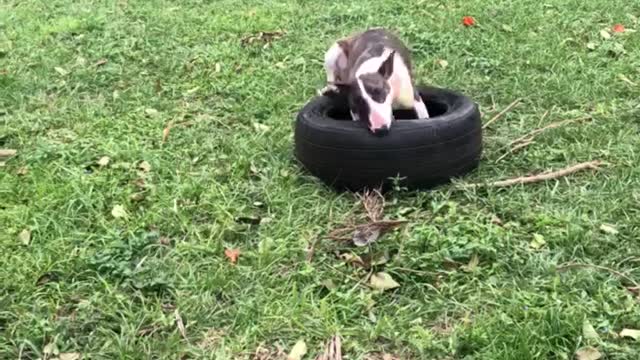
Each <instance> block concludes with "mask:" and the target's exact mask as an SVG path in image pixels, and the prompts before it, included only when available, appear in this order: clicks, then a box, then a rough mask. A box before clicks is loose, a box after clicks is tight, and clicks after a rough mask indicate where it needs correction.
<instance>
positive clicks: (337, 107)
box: [326, 98, 449, 121]
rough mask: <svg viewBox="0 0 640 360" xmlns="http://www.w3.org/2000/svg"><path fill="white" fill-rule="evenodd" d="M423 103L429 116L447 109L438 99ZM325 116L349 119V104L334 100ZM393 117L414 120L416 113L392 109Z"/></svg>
mask: <svg viewBox="0 0 640 360" xmlns="http://www.w3.org/2000/svg"><path fill="white" fill-rule="evenodd" d="M423 101H424V104H425V105H426V106H427V111H428V112H429V118H434V117H437V116H442V115H444V114H446V113H447V112H448V111H449V106H448V105H447V104H446V103H444V102H442V101H440V99H424V98H423ZM326 116H327V117H329V118H330V119H333V120H344V121H351V113H350V112H349V106H348V105H347V103H346V101H336V102H334V104H333V106H332V107H331V108H330V109H329V111H327V115H326ZM393 117H394V118H395V120H415V119H416V114H415V112H414V111H413V110H394V111H393Z"/></svg>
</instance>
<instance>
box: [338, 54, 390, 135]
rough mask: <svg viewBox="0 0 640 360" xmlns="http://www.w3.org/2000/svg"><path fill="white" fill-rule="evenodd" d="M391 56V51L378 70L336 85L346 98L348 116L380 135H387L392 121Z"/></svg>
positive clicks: (363, 73)
mask: <svg viewBox="0 0 640 360" xmlns="http://www.w3.org/2000/svg"><path fill="white" fill-rule="evenodd" d="M394 57H395V52H393V51H392V52H391V53H390V54H389V55H388V56H387V58H386V59H385V60H384V61H383V62H382V64H381V65H380V66H379V68H378V69H377V70H374V71H371V72H362V73H360V74H359V75H357V76H356V77H355V79H353V80H352V81H351V82H349V83H346V84H338V85H336V86H337V87H338V89H339V92H340V93H342V94H346V95H347V97H348V100H349V108H350V110H351V113H352V114H354V115H355V116H357V118H358V119H359V120H360V121H363V122H365V124H367V127H368V128H369V131H371V132H372V133H373V134H375V135H379V136H384V135H386V134H388V133H389V130H390V129H391V123H392V122H393V109H392V103H393V99H392V93H391V86H390V85H389V78H390V77H391V74H392V73H393V59H394Z"/></svg>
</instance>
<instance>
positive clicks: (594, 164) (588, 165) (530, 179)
mask: <svg viewBox="0 0 640 360" xmlns="http://www.w3.org/2000/svg"><path fill="white" fill-rule="evenodd" d="M600 165H602V162H601V161H600V160H594V161H588V162H584V163H580V164H576V165H573V166H570V167H566V168H564V169H561V170H557V171H550V172H546V173H542V174H537V175H532V176H521V177H517V178H513V179H507V180H501V181H495V182H492V183H488V184H483V183H476V184H468V185H463V187H483V186H486V187H507V186H512V185H522V184H531V183H536V182H542V181H547V180H551V179H557V178H560V177H563V176H567V175H570V174H573V173H576V172H578V171H582V170H587V169H591V170H598V169H600V168H599V166H600Z"/></svg>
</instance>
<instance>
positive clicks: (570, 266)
mask: <svg viewBox="0 0 640 360" xmlns="http://www.w3.org/2000/svg"><path fill="white" fill-rule="evenodd" d="M572 268H593V269H598V270H604V271H608V272H609V273H611V274H614V275H616V276H618V277H619V278H621V279H624V280H626V281H628V282H629V283H631V284H632V285H633V286H634V287H635V288H640V284H638V282H636V281H635V280H633V279H632V278H630V277H628V276H627V275H625V274H623V273H621V272H620V271H617V270H614V269H611V268H608V267H605V266H600V265H593V264H579V263H570V264H564V265H560V266H558V267H557V268H556V270H558V271H564V270H568V269H572Z"/></svg>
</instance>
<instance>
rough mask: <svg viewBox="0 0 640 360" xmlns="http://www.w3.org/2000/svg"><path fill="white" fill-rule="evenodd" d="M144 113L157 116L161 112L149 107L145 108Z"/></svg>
mask: <svg viewBox="0 0 640 360" xmlns="http://www.w3.org/2000/svg"><path fill="white" fill-rule="evenodd" d="M144 113H145V114H147V116H149V117H156V116H158V115H159V114H160V112H159V111H158V110H156V109H152V108H148V109H145V110H144Z"/></svg>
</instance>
